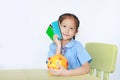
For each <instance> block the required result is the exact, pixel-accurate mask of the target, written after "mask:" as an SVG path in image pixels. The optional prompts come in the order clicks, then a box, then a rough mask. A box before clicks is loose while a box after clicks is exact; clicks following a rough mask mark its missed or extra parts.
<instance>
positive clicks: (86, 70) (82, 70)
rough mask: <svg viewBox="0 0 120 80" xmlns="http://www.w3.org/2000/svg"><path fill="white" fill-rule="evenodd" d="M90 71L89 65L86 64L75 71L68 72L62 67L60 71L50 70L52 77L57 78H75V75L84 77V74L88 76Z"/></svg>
mask: <svg viewBox="0 0 120 80" xmlns="http://www.w3.org/2000/svg"><path fill="white" fill-rule="evenodd" d="M89 71H90V66H89V63H88V62H86V63H85V64H83V65H82V66H81V67H79V68H76V69H73V70H66V69H65V68H63V67H62V66H60V69H59V70H53V69H51V70H50V73H51V74H52V75H56V76H75V75H82V74H87V73H89Z"/></svg>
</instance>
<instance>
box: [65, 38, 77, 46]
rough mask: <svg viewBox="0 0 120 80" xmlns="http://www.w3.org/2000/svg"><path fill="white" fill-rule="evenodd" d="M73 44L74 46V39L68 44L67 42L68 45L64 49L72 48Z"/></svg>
mask: <svg viewBox="0 0 120 80" xmlns="http://www.w3.org/2000/svg"><path fill="white" fill-rule="evenodd" d="M74 44H75V40H74V39H71V40H70V42H68V43H67V44H66V45H65V47H66V48H70V47H72V46H73V45H74Z"/></svg>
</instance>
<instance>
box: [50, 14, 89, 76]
mask: <svg viewBox="0 0 120 80" xmlns="http://www.w3.org/2000/svg"><path fill="white" fill-rule="evenodd" d="M58 21H59V23H60V24H59V25H60V28H61V33H62V36H63V39H62V40H58V36H57V35H54V42H53V43H52V44H51V45H50V50H49V52H48V57H51V56H53V55H55V54H60V53H62V54H63V55H64V56H65V57H66V58H67V60H68V69H65V68H64V67H62V66H60V65H58V66H59V67H60V69H59V70H53V69H49V72H50V73H51V74H52V75H56V76H73V75H81V74H87V73H89V71H90V66H89V62H90V61H91V57H90V55H89V54H88V53H87V51H86V50H85V48H84V47H83V46H82V44H81V43H80V42H78V41H76V40H75V35H76V34H77V32H78V27H79V23H80V22H79V19H78V18H77V17H76V16H75V15H74V14H71V13H65V14H62V15H61V16H60V17H59V19H58Z"/></svg>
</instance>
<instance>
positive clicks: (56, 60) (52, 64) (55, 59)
mask: <svg viewBox="0 0 120 80" xmlns="http://www.w3.org/2000/svg"><path fill="white" fill-rule="evenodd" d="M58 64H59V65H61V66H63V67H64V68H66V69H67V68H68V61H67V59H66V58H65V57H64V56H63V55H61V54H55V55H54V56H52V57H50V58H48V64H47V66H48V69H49V68H53V69H56V70H58V69H59V67H58V66H57V65H58Z"/></svg>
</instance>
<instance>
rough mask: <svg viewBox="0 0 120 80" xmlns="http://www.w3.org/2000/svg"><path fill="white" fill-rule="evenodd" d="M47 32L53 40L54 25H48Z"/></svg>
mask: <svg viewBox="0 0 120 80" xmlns="http://www.w3.org/2000/svg"><path fill="white" fill-rule="evenodd" d="M46 33H47V35H48V36H49V38H50V39H51V40H53V36H54V32H53V29H52V26H51V25H49V26H48V28H47V30H46Z"/></svg>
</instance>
